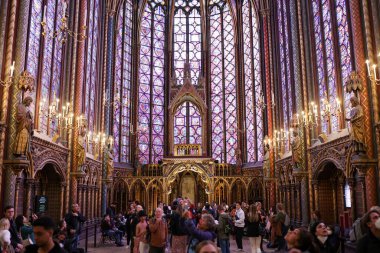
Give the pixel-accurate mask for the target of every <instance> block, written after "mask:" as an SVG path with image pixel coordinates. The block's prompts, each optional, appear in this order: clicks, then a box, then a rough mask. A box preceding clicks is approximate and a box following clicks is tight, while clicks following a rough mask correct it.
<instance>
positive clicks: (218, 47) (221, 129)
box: [210, 1, 237, 163]
mask: <svg viewBox="0 0 380 253" xmlns="http://www.w3.org/2000/svg"><path fill="white" fill-rule="evenodd" d="M234 33H235V32H234V24H233V18H232V15H231V13H230V10H229V7H228V4H227V2H225V1H215V2H214V4H213V5H211V6H210V52H211V59H210V67H211V69H210V71H211V119H212V156H213V158H215V159H217V160H219V161H220V162H222V163H235V162H236V157H235V151H236V148H237V101H236V73H235V70H236V68H235V67H236V62H235V45H234Z"/></svg>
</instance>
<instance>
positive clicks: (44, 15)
mask: <svg viewBox="0 0 380 253" xmlns="http://www.w3.org/2000/svg"><path fill="white" fill-rule="evenodd" d="M46 7H47V6H46V5H45V6H44V12H43V13H42V22H44V23H45V24H46Z"/></svg>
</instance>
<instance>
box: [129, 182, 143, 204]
mask: <svg viewBox="0 0 380 253" xmlns="http://www.w3.org/2000/svg"><path fill="white" fill-rule="evenodd" d="M130 195H131V199H130V200H132V201H138V202H140V203H141V204H142V205H146V204H147V202H146V186H145V185H144V184H143V183H142V182H141V181H140V180H137V181H136V182H135V183H133V185H132V186H131V189H130Z"/></svg>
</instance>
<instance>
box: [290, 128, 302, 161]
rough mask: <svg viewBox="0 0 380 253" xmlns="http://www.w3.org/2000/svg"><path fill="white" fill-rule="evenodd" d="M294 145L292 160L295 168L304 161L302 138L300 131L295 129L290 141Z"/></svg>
mask: <svg viewBox="0 0 380 253" xmlns="http://www.w3.org/2000/svg"><path fill="white" fill-rule="evenodd" d="M290 145H291V147H292V160H293V165H294V166H295V168H299V167H300V165H301V163H302V146H301V138H300V137H299V135H298V131H296V130H295V131H293V138H292V142H291V143H290Z"/></svg>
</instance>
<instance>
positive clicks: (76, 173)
mask: <svg viewBox="0 0 380 253" xmlns="http://www.w3.org/2000/svg"><path fill="white" fill-rule="evenodd" d="M79 8H80V12H79V22H78V33H82V32H83V27H85V26H86V24H87V20H86V16H87V15H86V13H87V0H80V6H79ZM85 44H86V43H84V42H81V41H77V54H76V69H75V88H74V121H73V129H72V136H71V137H72V138H71V139H72V166H71V193H70V200H71V203H76V202H78V195H77V192H78V189H77V188H78V180H79V179H80V178H82V177H83V176H84V172H83V171H82V170H81V169H80V168H79V164H78V158H77V150H78V136H79V129H78V125H77V124H76V122H77V119H78V117H79V116H80V115H81V114H82V102H83V101H82V99H83V82H84V72H83V70H84V66H85V62H84V58H85Z"/></svg>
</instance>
